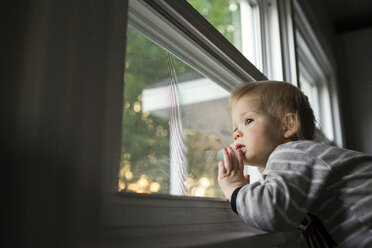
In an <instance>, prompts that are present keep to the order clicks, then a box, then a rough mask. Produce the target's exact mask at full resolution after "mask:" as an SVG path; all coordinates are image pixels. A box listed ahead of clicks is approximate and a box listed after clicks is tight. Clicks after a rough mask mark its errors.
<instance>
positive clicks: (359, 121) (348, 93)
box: [337, 27, 372, 155]
mask: <svg viewBox="0 0 372 248" xmlns="http://www.w3.org/2000/svg"><path fill="white" fill-rule="evenodd" d="M337 41H338V42H337V44H338V46H337V48H338V55H339V61H340V68H341V70H340V76H341V77H340V81H341V83H342V84H341V93H342V98H343V101H344V106H343V113H344V125H345V134H346V147H347V148H350V149H354V150H357V151H361V152H365V153H367V154H371V155H372V49H371V44H372V27H370V28H366V29H362V30H358V31H352V32H348V33H343V34H340V35H338V36H337Z"/></svg>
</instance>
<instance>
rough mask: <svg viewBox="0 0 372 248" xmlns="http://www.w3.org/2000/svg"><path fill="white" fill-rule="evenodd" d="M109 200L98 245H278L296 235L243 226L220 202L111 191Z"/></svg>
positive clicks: (288, 241)
mask: <svg viewBox="0 0 372 248" xmlns="http://www.w3.org/2000/svg"><path fill="white" fill-rule="evenodd" d="M111 200H112V201H111V204H108V205H107V209H106V218H104V232H103V233H104V235H103V242H104V243H105V244H108V243H109V244H111V245H112V246H114V247H115V246H125V247H150V246H151V247H209V246H211V247H212V245H213V247H216V246H220V247H225V246H228V247H231V245H232V244H234V245H233V247H239V245H238V244H241V245H242V247H246V246H247V245H254V246H258V245H259V247H272V246H279V247H280V245H284V244H287V243H291V242H295V241H296V239H297V237H298V235H297V234H296V233H265V232H263V231H260V230H257V229H255V228H253V227H249V226H248V225H246V224H244V223H243V222H242V221H241V220H240V219H239V217H238V216H237V215H236V214H235V213H233V211H232V210H231V209H230V204H229V203H228V202H226V201H225V200H223V199H213V198H198V197H182V196H169V195H144V194H134V193H115V194H114V196H113V197H112V198H111ZM235 243H236V244H235Z"/></svg>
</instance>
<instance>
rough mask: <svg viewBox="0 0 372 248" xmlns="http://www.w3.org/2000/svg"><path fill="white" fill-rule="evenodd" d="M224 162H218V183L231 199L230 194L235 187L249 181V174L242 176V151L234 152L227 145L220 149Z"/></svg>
mask: <svg viewBox="0 0 372 248" xmlns="http://www.w3.org/2000/svg"><path fill="white" fill-rule="evenodd" d="M222 152H223V158H224V162H223V161H220V162H219V163H218V183H219V184H220V186H221V189H222V191H223V193H224V194H225V196H226V198H227V199H228V200H229V201H231V195H232V193H233V192H234V190H236V189H237V188H239V187H241V186H244V185H246V184H248V183H249V176H248V177H244V175H243V170H244V163H243V153H242V152H241V151H240V150H238V151H236V153H235V152H234V151H233V149H232V148H231V147H230V146H229V147H227V148H224V149H223V150H222Z"/></svg>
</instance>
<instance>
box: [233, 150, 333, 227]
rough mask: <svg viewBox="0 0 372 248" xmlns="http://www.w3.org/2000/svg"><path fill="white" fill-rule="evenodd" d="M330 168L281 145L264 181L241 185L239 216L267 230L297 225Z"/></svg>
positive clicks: (269, 163)
mask: <svg viewBox="0 0 372 248" xmlns="http://www.w3.org/2000/svg"><path fill="white" fill-rule="evenodd" d="M330 171H331V169H330V167H329V166H328V165H327V164H325V163H324V162H323V161H322V160H319V159H317V158H316V157H314V156H312V155H311V154H310V153H307V152H304V151H302V150H300V149H297V148H293V147H291V146H286V145H282V146H279V147H278V148H277V149H276V150H275V151H274V152H273V153H272V154H271V156H270V158H269V160H268V162H267V165H266V168H265V170H264V172H263V174H262V175H263V180H261V181H259V182H256V183H253V184H249V185H246V186H244V187H242V188H241V189H240V191H239V193H238V195H237V198H236V208H237V212H238V214H239V216H240V217H241V218H242V220H243V221H244V222H246V223H247V224H249V225H251V226H254V227H257V228H259V229H262V230H266V231H286V230H293V229H294V228H297V226H298V224H299V223H300V221H301V219H302V218H303V216H304V215H305V214H306V213H307V212H308V210H309V208H310V207H311V205H312V203H313V201H314V198H316V196H317V195H318V194H319V193H320V192H321V190H322V189H323V188H324V184H325V181H326V178H327V176H328V175H329V173H330Z"/></svg>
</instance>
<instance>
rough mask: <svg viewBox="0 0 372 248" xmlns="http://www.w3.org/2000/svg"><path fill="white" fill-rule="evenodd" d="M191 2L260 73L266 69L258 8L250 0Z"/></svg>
mask: <svg viewBox="0 0 372 248" xmlns="http://www.w3.org/2000/svg"><path fill="white" fill-rule="evenodd" d="M188 2H189V3H190V4H191V5H192V6H193V7H194V8H195V9H196V10H197V11H198V12H199V13H200V14H201V15H202V16H203V17H204V18H205V19H207V20H208V22H210V23H211V24H212V25H213V26H214V27H215V28H216V29H217V30H218V31H219V32H220V33H221V34H222V35H223V36H224V37H225V38H226V39H227V40H228V41H230V42H231V44H233V45H234V46H235V47H236V48H237V49H238V50H239V51H240V52H241V53H242V54H243V55H244V56H245V57H246V58H247V59H248V60H249V61H250V62H251V63H253V64H254V65H255V66H256V67H257V68H258V69H259V70H261V71H262V70H263V65H262V53H261V51H262V47H261V27H260V13H259V6H258V5H257V3H255V2H254V1H248V0H229V1H226V0H188Z"/></svg>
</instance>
